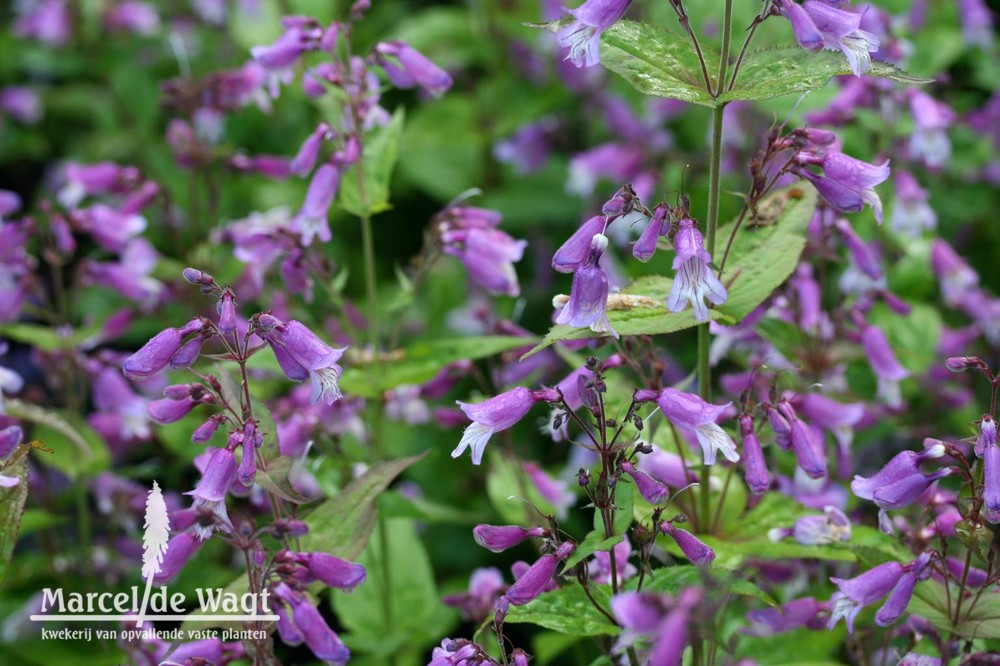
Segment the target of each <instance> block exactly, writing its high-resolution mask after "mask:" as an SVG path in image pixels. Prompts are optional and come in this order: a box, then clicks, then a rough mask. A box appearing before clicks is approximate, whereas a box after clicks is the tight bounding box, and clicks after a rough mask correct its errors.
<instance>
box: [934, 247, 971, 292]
mask: <svg viewBox="0 0 1000 666" xmlns="http://www.w3.org/2000/svg"><path fill="white" fill-rule="evenodd" d="M931 269H932V270H933V271H934V273H935V274H936V275H937V277H938V280H940V281H941V297H942V298H943V299H944V302H945V303H947V304H948V305H950V306H952V307H962V306H963V305H964V304H965V302H966V301H967V300H969V297H970V296H971V295H973V294H974V293H975V291H976V287H977V286H978V285H979V275H978V274H976V271H974V270H973V269H972V267H971V266H969V264H967V263H966V262H965V260H964V259H962V257H960V256H959V255H958V253H957V252H955V249H954V248H953V247H952V246H951V245H949V244H948V243H947V241H944V240H941V239H940V238H935V239H934V240H933V241H932V242H931Z"/></svg>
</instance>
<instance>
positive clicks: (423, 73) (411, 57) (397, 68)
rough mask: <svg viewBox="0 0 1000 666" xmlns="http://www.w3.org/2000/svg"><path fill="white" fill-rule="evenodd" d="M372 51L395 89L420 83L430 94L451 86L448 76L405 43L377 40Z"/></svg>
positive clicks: (443, 91) (440, 92)
mask: <svg viewBox="0 0 1000 666" xmlns="http://www.w3.org/2000/svg"><path fill="white" fill-rule="evenodd" d="M375 53H376V54H378V56H377V58H378V64H379V65H380V66H381V67H382V69H383V70H385V73H386V74H387V75H388V76H389V80H390V81H392V84H393V85H394V86H396V87H398V88H413V87H414V86H420V87H421V88H422V89H424V90H425V91H427V92H428V93H429V94H431V95H433V96H434V97H440V96H441V95H443V94H444V93H445V91H447V90H448V88H451V75H449V74H448V72H446V71H444V70H443V69H441V68H440V67H438V66H437V65H435V64H434V63H433V62H431V61H430V59H428V58H427V56H425V55H424V54H423V53H420V52H419V51H417V50H416V49H415V48H413V47H412V46H410V45H409V44H407V43H405V42H401V41H392V42H380V43H379V44H378V45H376V47H375Z"/></svg>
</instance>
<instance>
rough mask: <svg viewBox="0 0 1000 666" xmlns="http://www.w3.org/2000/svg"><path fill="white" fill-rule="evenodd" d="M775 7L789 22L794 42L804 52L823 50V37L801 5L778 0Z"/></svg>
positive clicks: (791, 0)
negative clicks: (793, 34)
mask: <svg viewBox="0 0 1000 666" xmlns="http://www.w3.org/2000/svg"><path fill="white" fill-rule="evenodd" d="M777 5H778V9H779V11H780V12H781V15H782V16H784V17H785V18H787V19H788V20H789V22H791V24H792V31H793V32H794V33H795V41H797V42H798V43H799V46H801V47H802V48H804V49H805V50H806V51H819V50H820V49H822V48H823V35H821V34H820V32H819V28H817V27H816V24H815V23H813V20H812V19H811V18H809V14H807V13H806V10H805V9H804V8H803V7H802V5H800V4H798V3H797V2H794V0H779V2H778V3H777Z"/></svg>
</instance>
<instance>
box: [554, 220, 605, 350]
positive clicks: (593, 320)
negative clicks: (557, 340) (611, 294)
mask: <svg viewBox="0 0 1000 666" xmlns="http://www.w3.org/2000/svg"><path fill="white" fill-rule="evenodd" d="M607 247H608V237H607V236H605V235H604V234H596V235H595V236H594V237H593V239H591V242H590V254H589V255H588V256H587V260H586V261H585V262H584V263H583V265H581V266H580V267H579V268H577V270H576V272H575V273H573V288H572V290H571V291H570V297H569V301H568V302H566V304H565V305H563V307H562V310H561V311H560V312H559V314H558V315H557V316H556V323H557V324H563V325H566V326H575V327H577V328H587V327H589V328H590V329H591V330H592V331H594V332H595V333H608V334H610V335H613V336H614V337H616V338H617V337H618V334H617V333H616V332H615V330H614V329H613V328H611V323H610V322H609V321H608V316H607V313H606V312H605V307H606V306H607V302H608V291H609V287H608V274H607V272H606V271H605V270H604V268H603V267H602V266H601V265H600V259H601V255H602V254H603V253H604V250H605V249H607Z"/></svg>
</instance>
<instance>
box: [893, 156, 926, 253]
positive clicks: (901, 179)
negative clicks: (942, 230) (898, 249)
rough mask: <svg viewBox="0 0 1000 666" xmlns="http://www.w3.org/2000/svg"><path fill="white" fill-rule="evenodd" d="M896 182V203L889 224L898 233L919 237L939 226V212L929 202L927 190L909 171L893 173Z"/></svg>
mask: <svg viewBox="0 0 1000 666" xmlns="http://www.w3.org/2000/svg"><path fill="white" fill-rule="evenodd" d="M893 180H894V181H895V184H896V205H895V207H894V208H893V209H892V217H891V218H890V219H889V226H890V227H892V230H893V231H895V232H897V233H904V234H907V235H910V236H914V237H919V236H920V234H921V233H923V232H924V231H932V230H933V229H934V228H935V227H937V213H935V212H934V209H933V208H931V207H930V205H929V204H928V203H927V199H928V198H929V195H928V194H927V190H925V189H923V188H922V187H920V184H919V183H918V182H917V179H916V178H914V177H913V176H912V175H911V174H910V173H909V172H908V171H900V170H897V171H896V172H895V173H894V174H893Z"/></svg>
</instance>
